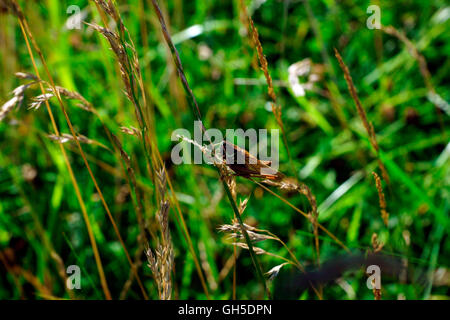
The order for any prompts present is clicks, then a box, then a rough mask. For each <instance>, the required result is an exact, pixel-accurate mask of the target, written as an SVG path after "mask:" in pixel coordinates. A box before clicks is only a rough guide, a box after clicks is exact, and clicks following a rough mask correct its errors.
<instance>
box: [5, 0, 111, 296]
mask: <svg viewBox="0 0 450 320" xmlns="http://www.w3.org/2000/svg"><path fill="white" fill-rule="evenodd" d="M3 2H4V3H6V5H7V6H9V8H10V11H11V12H12V14H13V15H15V16H16V17H17V18H18V21H19V25H20V29H21V31H22V35H23V38H24V40H25V43H26V47H27V51H28V54H29V56H30V59H31V62H32V65H33V69H34V72H35V74H36V77H37V79H40V75H39V70H38V68H37V65H36V61H35V59H34V55H33V52H32V49H31V45H30V41H31V44H32V46H33V48H34V49H35V51H36V52H37V53H38V55H39V57H40V59H41V62H42V64H43V66H44V69H45V72H46V74H47V76H48V78H49V80H50V82H51V84H52V87H53V88H54V87H55V86H54V82H53V78H52V76H51V74H50V71H49V69H48V66H47V63H46V60H45V58H44V55H43V54H42V51H41V50H40V48H39V46H38V44H37V42H36V41H35V39H34V36H33V34H32V32H31V30H30V28H29V26H28V22H27V20H26V19H25V16H24V15H23V13H22V10H21V9H20V6H19V5H18V3H17V1H16V0H10V1H3ZM29 39H30V40H29ZM39 86H40V89H41V93H42V94H45V89H44V86H43V84H42V83H39ZM56 92H57V91H56V90H55V93H56ZM57 96H58V100H59V102H60V105H61V109H62V111H63V113H64V116H65V118H66V121H67V123H68V125H69V128H70V129H71V133H72V135H73V136H74V137H75V136H76V134H75V132H74V130H73V127H72V125H71V121H70V119H69V117H68V115H67V113H66V111H65V108H64V105H63V104H62V101H61V99H60V96H59V94H57ZM45 104H46V107H47V112H48V114H49V117H50V120H51V123H52V127H53V130H54V132H55V134H56V135H59V130H58V127H57V125H56V121H55V117H54V115H53V112H52V110H51V107H50V104H49V103H48V101H45ZM76 142H77V147H78V149H79V150H80V154H81V155H82V157H83V160H84V162H85V165H86V167H87V169H88V171H89V173H90V174H91V177H92V179H93V181H94V184H95V185H96V187H97V184H96V181H95V179H94V177H93V175H92V172H91V170H90V167H89V164H88V162H87V160H86V156H85V154H84V152H83V150H82V148H81V145H80V143H79V142H78V140H76ZM59 145H60V149H61V153H62V155H63V158H64V162H65V164H66V167H67V169H68V172H69V175H70V179H71V182H72V185H73V187H74V191H75V194H76V197H77V200H78V203H79V204H80V208H81V211H82V214H83V219H84V221H85V224H86V228H87V231H88V235H89V240H90V243H91V246H92V250H93V252H94V257H95V261H96V265H97V270H98V273H99V276H100V282H101V285H102V289H103V292H104V294H105V297H106V299H109V300H110V299H111V293H110V291H109V288H108V284H107V281H106V277H105V274H104V271H103V265H102V262H101V259H100V254H99V251H98V248H97V243H96V241H95V237H94V234H93V231H92V227H91V224H90V221H89V217H88V213H87V210H86V205H85V203H84V200H83V197H82V195H81V191H80V188H79V185H78V182H77V179H76V177H75V175H74V173H73V169H72V166H71V165H70V162H69V159H68V156H67V153H66V150H65V148H64V146H63V144H59ZM98 191H99V194H100V192H101V191H100V190H98ZM102 200H104V199H103V198H102Z"/></svg>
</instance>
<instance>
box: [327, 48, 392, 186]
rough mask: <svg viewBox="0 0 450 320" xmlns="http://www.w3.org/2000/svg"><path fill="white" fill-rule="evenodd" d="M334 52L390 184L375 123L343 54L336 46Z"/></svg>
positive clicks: (387, 181) (384, 175)
mask: <svg viewBox="0 0 450 320" xmlns="http://www.w3.org/2000/svg"><path fill="white" fill-rule="evenodd" d="M334 52H335V55H336V58H337V60H338V62H339V66H340V67H341V69H342V71H343V72H344V78H345V81H346V82H347V87H348V90H349V92H350V95H351V96H352V99H353V101H354V102H355V105H356V110H357V111H358V115H359V117H360V118H361V121H362V123H363V125H364V128H365V129H366V131H367V134H368V135H369V141H370V144H371V145H372V147H373V148H374V149H375V152H376V154H377V160H378V166H379V167H380V170H381V175H382V176H383V179H384V180H385V181H386V183H387V184H390V179H389V175H388V173H387V171H386V168H385V166H384V164H383V162H382V161H381V158H380V150H379V146H378V142H377V138H376V135H375V130H374V129H373V125H372V123H371V122H369V120H368V119H367V115H366V111H365V110H364V108H363V107H362V104H361V101H360V100H359V98H358V94H357V92H356V87H355V85H354V84H353V79H352V77H351V75H350V71H349V70H348V67H347V66H346V65H345V63H344V61H343V60H342V57H341V55H340V54H339V52H338V51H337V49H336V48H335V49H334Z"/></svg>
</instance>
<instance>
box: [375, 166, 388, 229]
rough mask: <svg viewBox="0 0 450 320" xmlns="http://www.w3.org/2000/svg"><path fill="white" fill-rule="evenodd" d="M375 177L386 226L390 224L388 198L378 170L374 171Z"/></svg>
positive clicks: (382, 216)
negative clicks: (387, 207) (387, 206)
mask: <svg viewBox="0 0 450 320" xmlns="http://www.w3.org/2000/svg"><path fill="white" fill-rule="evenodd" d="M372 175H373V178H374V179H375V185H376V187H377V192H378V199H379V202H380V211H381V218H382V219H383V222H384V224H385V225H386V227H387V226H388V220H389V213H388V212H387V211H386V199H385V198H384V193H383V187H382V186H381V179H380V177H379V176H378V174H377V173H376V172H372Z"/></svg>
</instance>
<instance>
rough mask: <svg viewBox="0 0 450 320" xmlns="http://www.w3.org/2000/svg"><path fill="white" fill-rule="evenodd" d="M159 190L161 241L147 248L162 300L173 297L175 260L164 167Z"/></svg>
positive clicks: (159, 174)
mask: <svg viewBox="0 0 450 320" xmlns="http://www.w3.org/2000/svg"><path fill="white" fill-rule="evenodd" d="M157 181H158V183H157V190H158V194H159V196H160V198H161V201H160V206H159V210H158V213H157V219H158V222H159V228H160V233H161V237H160V241H158V244H157V246H156V249H155V250H154V253H153V251H152V250H151V249H150V248H148V249H147V250H146V252H145V253H146V255H147V260H148V266H149V268H150V269H151V270H152V273H153V276H154V278H155V281H156V285H157V287H158V294H159V297H160V299H161V300H170V299H171V297H172V276H171V274H172V268H173V262H174V255H173V244H172V240H171V236H170V230H169V201H168V200H166V191H167V190H166V173H165V169H164V168H162V169H161V170H160V171H159V172H157Z"/></svg>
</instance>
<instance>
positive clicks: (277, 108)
mask: <svg viewBox="0 0 450 320" xmlns="http://www.w3.org/2000/svg"><path fill="white" fill-rule="evenodd" d="M240 9H241V10H242V15H243V16H244V17H246V19H247V20H248V23H249V26H250V35H251V37H252V40H253V45H254V46H255V49H256V52H257V55H258V60H259V64H260V67H261V70H262V71H263V73H264V77H265V78H266V82H267V93H268V95H269V97H270V99H271V101H272V102H271V105H272V113H273V114H274V116H275V120H276V121H277V124H278V126H279V127H280V129H281V134H282V137H283V143H284V146H285V148H286V152H287V154H288V158H289V164H290V167H291V170H292V173H293V174H294V172H295V169H294V166H293V163H292V157H291V151H290V150H289V146H288V141H287V137H286V132H285V129H284V124H283V120H282V118H281V116H282V113H281V105H279V104H278V103H277V96H276V94H275V90H274V88H273V82H272V77H271V76H270V73H269V67H268V66H269V65H268V63H267V59H266V56H265V55H264V52H263V47H262V45H261V41H260V40H259V34H258V29H257V28H256V27H255V24H254V23H253V19H252V17H251V16H250V15H249V14H248V12H247V7H246V6H245V3H243V0H241V3H240Z"/></svg>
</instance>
